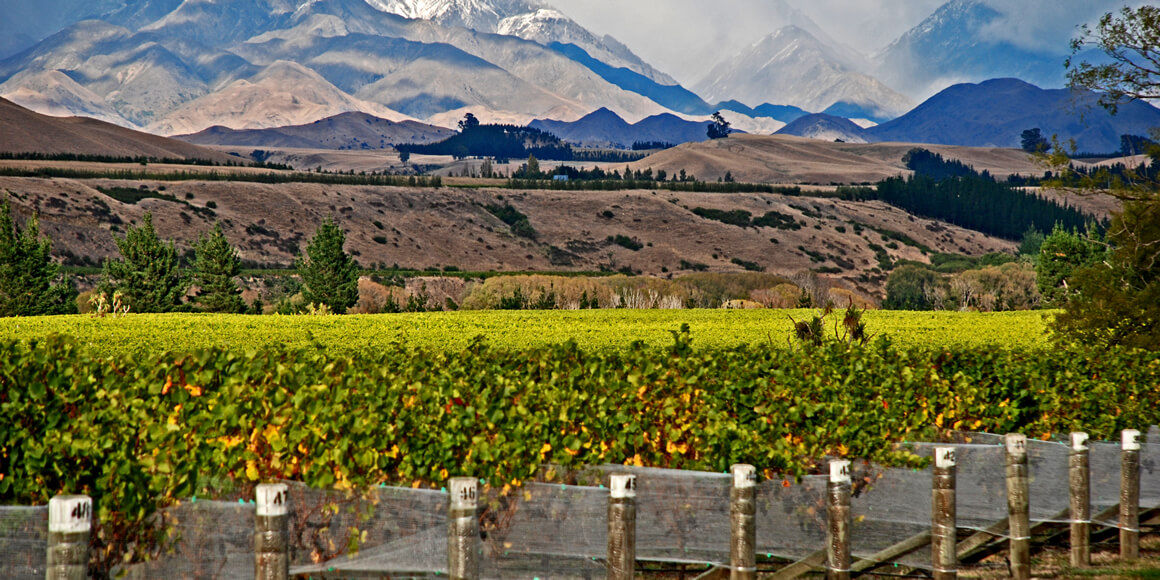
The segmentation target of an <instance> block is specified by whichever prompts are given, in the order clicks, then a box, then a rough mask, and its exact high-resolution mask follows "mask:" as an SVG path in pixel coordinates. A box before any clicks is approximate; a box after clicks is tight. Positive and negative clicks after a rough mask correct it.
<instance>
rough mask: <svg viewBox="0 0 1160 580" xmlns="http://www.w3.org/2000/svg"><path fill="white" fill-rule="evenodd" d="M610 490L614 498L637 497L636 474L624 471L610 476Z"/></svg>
mask: <svg viewBox="0 0 1160 580" xmlns="http://www.w3.org/2000/svg"><path fill="white" fill-rule="evenodd" d="M608 491H609V493H610V494H611V496H612V498H613V499H627V498H630V497H636V476H635V475H628V474H624V473H617V474H613V475H610V476H608Z"/></svg>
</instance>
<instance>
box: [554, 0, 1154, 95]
mask: <svg viewBox="0 0 1160 580" xmlns="http://www.w3.org/2000/svg"><path fill="white" fill-rule="evenodd" d="M548 1H549V2H550V3H552V4H553V5H555V6H556V7H557V8H558V9H560V10H561V11H562V12H564V13H565V14H567V15H569V16H570V17H572V18H573V19H575V20H576V21H577V22H579V23H580V24H582V25H583V26H585V27H586V28H588V29H589V30H592V31H593V32H595V33H598V34H611V35H612V36H614V37H616V38H617V39H618V40H620V41H621V42H623V43H624V44H626V45H627V46H628V47H629V48H631V49H632V50H633V52H635V53H637V55H639V56H640V57H641V58H643V59H644V60H645V61H646V62H648V63H650V64H652V65H653V66H655V67H657V68H658V69H660V70H662V71H664V72H667V73H669V74H671V75H672V76H673V77H675V78H676V79H677V80H678V81H680V82H681V83H682V84H684V85H686V86H689V85H692V84H694V83H695V82H696V81H698V80H700V79H701V77H703V76H705V75H706V74H707V73H708V72H709V70H710V69H711V68H712V67H713V65H715V64H717V63H718V62H720V61H721V60H723V59H725V58H727V57H731V56H733V55H734V54H736V53H737V52H739V51H740V50H741V49H743V48H745V47H746V46H748V45H750V44H752V43H754V42H756V41H758V40H760V39H761V38H763V37H765V36H767V35H769V34H772V33H773V32H775V31H777V29H778V28H781V27H783V26H785V25H787V24H797V25H799V26H802V27H803V28H807V29H810V26H808V24H811V23H812V24H816V26H817V28H818V29H820V30H821V31H822V33H823V35H824V36H825V37H827V38H824V40H827V41H831V42H834V43H840V44H843V45H846V46H848V47H851V48H853V49H855V50H857V51H860V52H862V53H863V54H871V53H873V52H875V51H878V50H880V49H882V48H884V47H886V46H887V45H889V44H890V43H891V42H893V41H894V40H895V39H896V38H898V37H899V36H900V35H902V34H903V33H905V32H906V31H907V30H909V29H911V28H913V27H914V26H916V25H918V24H919V23H920V22H922V21H923V20H924V19H925V18H927V17H928V16H930V15H931V14H933V13H934V12H935V10H937V9H938V8H939V7H940V6H941V5H943V4H944V3H945V2H947V1H948V0H714V1H712V2H706V1H705V0H627V1H626V0H548ZM982 1H983V2H985V3H987V4H988V5H990V6H991V7H993V8H994V9H995V10H996V11H998V12H999V13H1000V14H1001V15H1002V16H1001V17H1000V18H999V19H998V20H997V21H995V22H993V23H991V25H990V26H988V27H986V29H985V30H984V31H983V34H985V35H986V36H987V37H988V39H990V40H1006V41H1009V42H1011V43H1013V44H1015V45H1016V46H1019V47H1022V48H1027V49H1032V50H1036V51H1042V50H1047V51H1050V52H1054V53H1059V54H1063V53H1066V52H1067V51H1068V42H1069V41H1070V40H1071V38H1073V37H1074V36H1076V35H1077V34H1078V31H1077V29H1076V27H1077V26H1078V25H1080V24H1083V23H1091V22H1094V21H1095V20H1096V19H1098V18H1099V16H1100V15H1102V14H1103V13H1104V12H1107V11H1109V10H1115V9H1118V7H1119V6H1121V5H1122V4H1123V3H1124V2H1125V1H1130V2H1132V3H1133V5H1142V4H1145V3H1147V2H1148V1H1149V0H1115V1H1112V0H982ZM803 23H804V24H806V25H803ZM815 33H816V31H815Z"/></svg>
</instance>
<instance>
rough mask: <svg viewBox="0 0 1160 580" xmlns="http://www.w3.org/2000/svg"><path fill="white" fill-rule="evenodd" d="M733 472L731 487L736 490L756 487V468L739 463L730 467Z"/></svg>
mask: <svg viewBox="0 0 1160 580" xmlns="http://www.w3.org/2000/svg"><path fill="white" fill-rule="evenodd" d="M732 471H733V487H735V488H737V489H742V488H747V487H753V486H755V485H757V468H756V467H753V466H752V465H745V464H743V463H739V464H737V465H734V466H733V467H732Z"/></svg>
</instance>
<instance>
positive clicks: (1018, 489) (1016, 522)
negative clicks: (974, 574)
mask: <svg viewBox="0 0 1160 580" xmlns="http://www.w3.org/2000/svg"><path fill="white" fill-rule="evenodd" d="M1005 441H1006V444H1007V445H1006V447H1007V530H1008V532H1009V533H1010V534H1011V536H1010V537H1011V540H1010V559H1011V577H1012V578H1014V579H1015V580H1028V579H1029V578H1031V501H1030V485H1029V481H1028V477H1027V437H1026V436H1025V435H1022V434H1019V433H1010V434H1008V435H1007V436H1006V437H1005Z"/></svg>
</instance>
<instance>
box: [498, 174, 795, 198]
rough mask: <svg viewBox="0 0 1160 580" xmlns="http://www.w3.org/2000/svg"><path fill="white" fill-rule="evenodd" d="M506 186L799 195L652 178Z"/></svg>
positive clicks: (754, 186) (511, 185) (756, 186)
mask: <svg viewBox="0 0 1160 580" xmlns="http://www.w3.org/2000/svg"><path fill="white" fill-rule="evenodd" d="M504 187H506V188H508V189H554V190H566V191H624V190H630V189H652V190H663V191H683V192H701V193H780V194H782V195H795V196H796V195H801V188H800V187H785V186H773V185H767V184H764V183H737V182H716V183H714V182H707V181H655V180H649V181H646V180H635V179H599V180H572V179H569V180H568V181H558V180H552V179H516V178H513V179H509V180H508V181H507V184H506V185H505V186H504Z"/></svg>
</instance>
